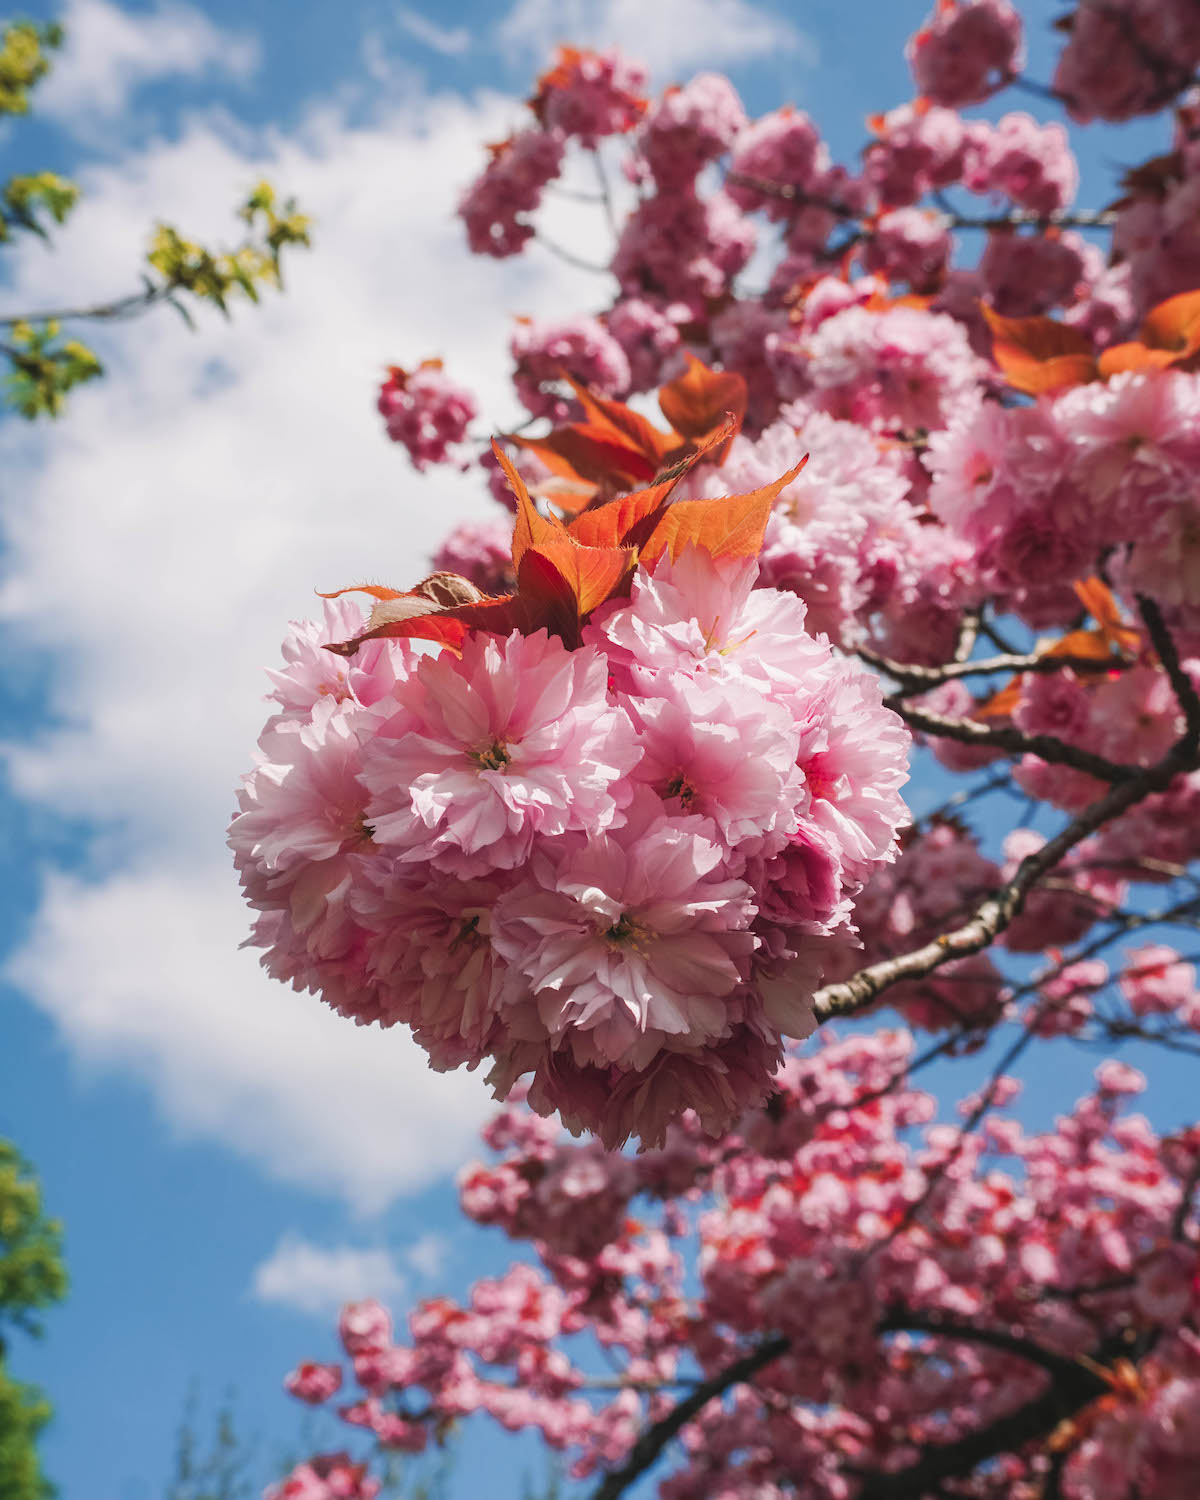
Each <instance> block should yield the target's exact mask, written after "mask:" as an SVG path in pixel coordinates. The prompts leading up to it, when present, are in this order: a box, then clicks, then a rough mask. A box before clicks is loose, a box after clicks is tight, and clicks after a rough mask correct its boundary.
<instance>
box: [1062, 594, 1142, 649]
mask: <svg viewBox="0 0 1200 1500" xmlns="http://www.w3.org/2000/svg"><path fill="white" fill-rule="evenodd" d="M1075 593H1076V595H1077V596H1078V599H1079V602H1080V603H1081V604H1082V605H1083V607H1084V609H1086V610H1087V612H1088V614H1090V615H1091V617H1092V619H1093V620H1095V622H1096V624H1097V625H1099V627H1100V633H1101V635H1102V636H1103V637H1104V639H1105V641H1106V642H1107V643H1108V644H1109V645H1110V646H1111V647H1112V648H1113V649H1114V650H1116V651H1119V652H1121V653H1122V654H1124V653H1126V652H1131V653H1136V652H1137V651H1138V650H1139V648H1140V647H1141V644H1142V635H1141V631H1139V630H1135V629H1134V628H1133V627H1132V626H1130V625H1126V623H1125V621H1124V619H1123V618H1122V616H1121V611H1120V610H1119V609H1118V608H1117V601H1116V600H1115V599H1114V598H1113V594H1112V590H1111V589H1110V588H1109V587H1108V585H1107V584H1106V583H1104V582H1102V581H1101V580H1100V579H1099V578H1095V577H1092V578H1081V579H1077V580H1076V582H1075Z"/></svg>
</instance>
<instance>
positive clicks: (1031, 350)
mask: <svg viewBox="0 0 1200 1500" xmlns="http://www.w3.org/2000/svg"><path fill="white" fill-rule="evenodd" d="M980 305H981V307H982V310H983V315H984V317H985V318H986V319H987V323H988V326H989V328H990V329H991V330H992V358H993V359H994V360H995V361H996V364H997V365H999V367H1000V369H1001V370H1002V371H1003V373H1004V378H1005V379H1006V380H1007V381H1008V383H1009V385H1011V386H1012V387H1013V389H1014V390H1018V391H1024V392H1025V393H1026V394H1027V395H1030V396H1037V395H1040V394H1041V393H1042V392H1043V391H1057V390H1063V389H1065V388H1066V387H1067V386H1072V385H1086V384H1087V383H1088V381H1089V380H1094V379H1095V378H1096V373H1097V370H1096V358H1095V355H1094V354H1093V352H1092V344H1091V340H1090V339H1089V338H1088V337H1087V336H1086V334H1083V333H1081V332H1080V331H1079V330H1078V329H1077V328H1071V327H1069V326H1068V325H1067V324H1066V323H1056V322H1055V321H1054V319H1053V318H1002V317H1001V316H1000V314H999V313H997V312H993V311H992V309H991V308H990V307H988V306H987V304H986V303H981V304H980Z"/></svg>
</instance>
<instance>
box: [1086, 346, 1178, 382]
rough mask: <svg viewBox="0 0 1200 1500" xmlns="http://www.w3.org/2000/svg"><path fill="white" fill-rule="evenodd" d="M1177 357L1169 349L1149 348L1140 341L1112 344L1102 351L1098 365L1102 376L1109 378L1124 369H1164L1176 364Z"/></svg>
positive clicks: (1105, 378)
mask: <svg viewBox="0 0 1200 1500" xmlns="http://www.w3.org/2000/svg"><path fill="white" fill-rule="evenodd" d="M1175 359H1176V356H1175V355H1174V354H1172V353H1171V351H1170V350H1169V349H1148V348H1147V347H1146V345H1145V344H1139V343H1128V344H1110V345H1109V346H1108V348H1107V349H1105V350H1103V351H1102V352H1101V355H1100V358H1099V360H1097V366H1098V368H1099V370H1100V375H1101V377H1102V378H1103V379H1104V380H1107V379H1108V377H1109V376H1110V375H1119V374H1120V373H1121V372H1122V371H1123V370H1163V369H1165V368H1166V367H1167V365H1171V364H1174V363H1175Z"/></svg>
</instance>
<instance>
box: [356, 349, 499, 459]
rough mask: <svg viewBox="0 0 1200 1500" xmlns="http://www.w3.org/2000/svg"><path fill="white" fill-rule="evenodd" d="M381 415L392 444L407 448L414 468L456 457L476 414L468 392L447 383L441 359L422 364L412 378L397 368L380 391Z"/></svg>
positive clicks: (451, 383) (449, 381)
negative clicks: (399, 444)
mask: <svg viewBox="0 0 1200 1500" xmlns="http://www.w3.org/2000/svg"><path fill="white" fill-rule="evenodd" d="M379 414H380V416H382V417H383V420H384V423H385V425H386V427H387V435H388V437H390V438H391V440H392V442H394V443H402V444H403V445H404V447H405V448H407V449H408V454H409V457H410V458H411V459H412V464H413V468H414V469H424V468H426V467H428V465H429V464H438V463H445V462H446V461H447V460H448V459H450V458H452V457H454V456H455V454H456V451H457V450H458V449H459V447H460V445H461V444H462V443H463V442H464V441H465V439H466V437H467V430H468V428H469V427H470V425H471V423H472V421H474V419H475V417H476V416H477V415H478V407H477V406H476V405H475V398H474V396H472V395H471V393H470V391H468V390H465V389H464V388H463V387H462V386H460V385H455V384H454V382H453V381H451V380H449V379H448V378H447V376H446V374H445V372H444V371H443V369H442V362H441V360H440V359H427V360H425V361H423V362H422V363H421V364H420V365H418V366H417V368H416V369H415V370H414V371H412V373H411V374H410V373H409V372H408V371H407V370H402V369H400V368H399V367H398V366H393V367H392V368H391V369H390V370H389V371H388V376H387V379H386V380H385V381H384V382H383V384H382V386H380V388H379Z"/></svg>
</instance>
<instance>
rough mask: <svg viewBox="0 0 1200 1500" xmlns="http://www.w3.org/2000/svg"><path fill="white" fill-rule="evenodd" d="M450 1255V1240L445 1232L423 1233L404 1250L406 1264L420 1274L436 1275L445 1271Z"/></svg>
mask: <svg viewBox="0 0 1200 1500" xmlns="http://www.w3.org/2000/svg"><path fill="white" fill-rule="evenodd" d="M449 1255H450V1241H449V1240H448V1239H447V1238H446V1236H445V1235H444V1234H432V1233H431V1234H423V1235H422V1236H421V1237H420V1239H418V1240H414V1241H413V1243H412V1244H411V1245H409V1247H408V1249H407V1250H405V1252H404V1259H405V1262H406V1264H408V1265H410V1266H411V1267H412V1268H413V1270H414V1271H416V1272H417V1273H418V1274H419V1275H421V1276H425V1277H433V1276H436V1275H437V1274H438V1273H439V1271H443V1270H444V1269H445V1266H446V1261H447V1258H448V1257H449Z"/></svg>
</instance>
